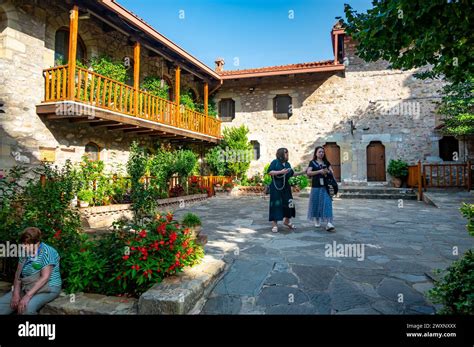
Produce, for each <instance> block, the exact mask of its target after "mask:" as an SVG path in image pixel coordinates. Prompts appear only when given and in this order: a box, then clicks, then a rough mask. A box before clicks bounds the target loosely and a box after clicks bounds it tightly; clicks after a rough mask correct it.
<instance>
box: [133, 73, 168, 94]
mask: <svg viewBox="0 0 474 347" xmlns="http://www.w3.org/2000/svg"><path fill="white" fill-rule="evenodd" d="M140 87H141V89H144V90H145V91H147V92H148V93H150V94H151V95H154V96H158V97H160V98H162V99H165V100H169V89H170V87H169V86H168V84H167V83H166V81H165V82H164V83H163V87H162V86H161V78H160V77H157V76H147V77H145V78H144V79H143V82H142V84H141V85H140Z"/></svg>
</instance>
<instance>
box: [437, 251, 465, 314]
mask: <svg viewBox="0 0 474 347" xmlns="http://www.w3.org/2000/svg"><path fill="white" fill-rule="evenodd" d="M438 273H439V271H438ZM428 296H429V297H430V298H431V299H432V300H433V302H434V303H441V304H443V309H442V310H441V311H439V312H438V313H440V314H469V315H472V314H474V253H473V252H472V250H469V251H467V252H466V253H465V254H464V256H463V257H462V258H461V259H459V260H456V261H455V262H453V263H452V264H451V266H449V267H448V268H447V269H446V275H445V276H444V278H443V279H442V280H440V281H438V282H435V287H434V288H433V289H431V290H430V291H429V293H428Z"/></svg>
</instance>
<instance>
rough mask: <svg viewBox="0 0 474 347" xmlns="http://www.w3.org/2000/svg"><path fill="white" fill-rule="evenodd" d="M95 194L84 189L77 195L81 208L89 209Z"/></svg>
mask: <svg viewBox="0 0 474 347" xmlns="http://www.w3.org/2000/svg"><path fill="white" fill-rule="evenodd" d="M93 197H94V192H93V191H92V190H90V189H83V190H81V191H79V193H77V199H78V200H79V206H80V207H88V206H89V204H91V203H92V199H93Z"/></svg>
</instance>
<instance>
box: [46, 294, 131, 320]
mask: <svg viewBox="0 0 474 347" xmlns="http://www.w3.org/2000/svg"><path fill="white" fill-rule="evenodd" d="M39 313H40V314H41V315H49V314H54V315H71V314H73V315H95V314H100V315H111V314H120V315H123V314H125V315H128V314H137V313H138V299H136V298H126V297H118V296H106V295H101V294H90V293H77V294H74V297H72V296H71V295H67V294H65V293H62V294H61V295H60V296H59V297H58V298H57V299H55V300H53V301H51V302H50V303H47V304H46V305H45V306H44V307H43V308H42V309H41V311H40V312H39Z"/></svg>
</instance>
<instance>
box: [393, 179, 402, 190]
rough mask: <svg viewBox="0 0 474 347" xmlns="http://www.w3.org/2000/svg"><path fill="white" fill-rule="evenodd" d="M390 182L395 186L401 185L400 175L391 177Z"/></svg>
mask: <svg viewBox="0 0 474 347" xmlns="http://www.w3.org/2000/svg"><path fill="white" fill-rule="evenodd" d="M392 184H393V186H394V187H395V188H400V187H401V186H402V179H401V178H400V177H393V178H392Z"/></svg>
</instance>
